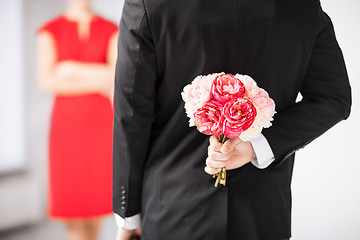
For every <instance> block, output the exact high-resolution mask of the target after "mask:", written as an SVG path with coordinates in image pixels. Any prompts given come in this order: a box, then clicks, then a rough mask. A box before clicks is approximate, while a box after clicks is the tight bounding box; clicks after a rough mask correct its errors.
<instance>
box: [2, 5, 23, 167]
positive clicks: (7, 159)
mask: <svg viewBox="0 0 360 240" xmlns="http://www.w3.org/2000/svg"><path fill="white" fill-rule="evenodd" d="M22 19H23V16H22V1H21V0H13V1H9V2H8V3H7V4H4V3H3V1H2V2H0V29H2V31H3V32H4V33H5V34H3V35H2V36H1V38H2V40H1V44H0V53H1V54H0V89H1V90H0V91H1V94H0V109H1V112H2V113H5V114H2V115H1V117H0V173H1V172H5V171H10V170H15V169H19V168H23V167H25V153H24V151H25V149H24V141H25V136H24V101H23V100H24V98H23V85H24V84H23V75H22V73H23V64H22V57H23V54H22V53H23V52H22V30H23V29H22V27H23V26H22ZM9 23H11V25H10V24H9Z"/></svg>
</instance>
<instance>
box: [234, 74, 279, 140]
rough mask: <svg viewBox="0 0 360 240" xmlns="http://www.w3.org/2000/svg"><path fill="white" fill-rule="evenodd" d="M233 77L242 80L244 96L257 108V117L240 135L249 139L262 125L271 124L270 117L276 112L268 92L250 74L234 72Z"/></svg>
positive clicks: (255, 135)
mask: <svg viewBox="0 0 360 240" xmlns="http://www.w3.org/2000/svg"><path fill="white" fill-rule="evenodd" d="M235 77H236V78H238V79H239V80H241V81H242V82H243V84H244V86H245V93H244V97H247V98H249V99H250V100H251V101H252V102H253V103H254V105H255V106H256V110H257V117H256V119H255V121H254V123H253V124H252V126H251V127H250V128H249V129H248V130H246V131H244V132H243V133H242V134H241V136H240V138H241V139H242V140H243V141H249V140H250V139H252V138H255V137H257V136H258V135H259V134H260V133H261V131H262V129H263V128H264V127H265V128H268V127H270V126H271V125H272V124H271V121H272V120H273V118H272V117H273V116H274V114H275V113H276V112H275V103H274V101H273V100H272V99H271V98H270V97H269V94H268V93H267V92H266V91H265V90H264V89H262V88H259V87H258V86H257V84H256V82H255V81H254V80H253V79H252V78H251V77H250V76H247V75H240V74H236V75H235Z"/></svg>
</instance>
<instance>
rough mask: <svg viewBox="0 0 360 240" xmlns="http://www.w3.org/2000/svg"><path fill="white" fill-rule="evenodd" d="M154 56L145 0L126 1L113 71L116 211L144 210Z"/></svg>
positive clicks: (114, 205) (124, 215) (114, 194)
mask: <svg viewBox="0 0 360 240" xmlns="http://www.w3.org/2000/svg"><path fill="white" fill-rule="evenodd" d="M155 82H156V56H155V50H154V45H153V42H152V38H151V32H150V29H149V23H148V18H147V14H146V11H145V8H144V5H143V1H141V0H133V1H125V4H124V8H123V15H122V19H121V22H120V35H119V42H118V60H117V65H116V74H115V95H114V132H113V133H114V136H113V138H114V142H113V144H114V145H113V211H114V212H115V213H117V214H119V215H120V216H121V217H130V216H133V215H135V214H138V213H140V211H141V189H142V179H143V169H144V164H145V162H146V158H147V154H148V148H149V147H148V146H149V142H150V131H151V124H152V120H153V115H154V102H155Z"/></svg>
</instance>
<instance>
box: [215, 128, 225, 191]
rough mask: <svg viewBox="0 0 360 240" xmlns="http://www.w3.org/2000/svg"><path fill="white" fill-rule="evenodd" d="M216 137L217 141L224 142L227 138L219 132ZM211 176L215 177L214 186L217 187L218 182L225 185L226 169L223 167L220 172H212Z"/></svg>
mask: <svg viewBox="0 0 360 240" xmlns="http://www.w3.org/2000/svg"><path fill="white" fill-rule="evenodd" d="M217 139H218V141H219V142H221V143H225V142H226V141H227V140H228V139H229V138H228V137H226V136H225V135H224V134H221V135H220V136H218V137H217ZM213 177H214V178H215V177H216V181H215V187H217V186H218V184H219V183H220V184H221V185H224V186H225V184H226V169H225V167H223V168H222V169H221V171H220V172H218V173H216V174H214V175H213Z"/></svg>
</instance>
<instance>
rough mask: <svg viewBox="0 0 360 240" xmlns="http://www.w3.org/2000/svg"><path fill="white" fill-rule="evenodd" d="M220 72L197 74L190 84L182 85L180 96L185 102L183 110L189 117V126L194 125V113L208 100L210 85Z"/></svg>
mask: <svg viewBox="0 0 360 240" xmlns="http://www.w3.org/2000/svg"><path fill="white" fill-rule="evenodd" d="M220 74H221V73H217V74H209V75H206V76H198V77H196V78H195V79H194V80H193V81H192V82H191V84H188V85H186V86H185V87H184V89H183V92H182V93H181V96H182V99H183V100H184V102H185V112H186V114H187V116H188V117H189V125H190V127H192V126H194V113H195V112H196V111H197V110H198V109H199V108H201V107H202V106H204V105H205V104H206V103H207V102H208V101H209V100H210V90H211V85H212V83H213V81H214V79H215V78H216V77H217V76H218V75H220Z"/></svg>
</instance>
